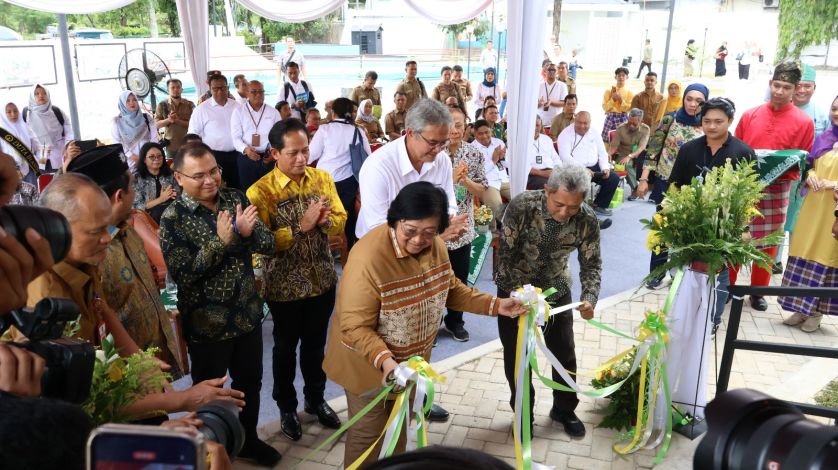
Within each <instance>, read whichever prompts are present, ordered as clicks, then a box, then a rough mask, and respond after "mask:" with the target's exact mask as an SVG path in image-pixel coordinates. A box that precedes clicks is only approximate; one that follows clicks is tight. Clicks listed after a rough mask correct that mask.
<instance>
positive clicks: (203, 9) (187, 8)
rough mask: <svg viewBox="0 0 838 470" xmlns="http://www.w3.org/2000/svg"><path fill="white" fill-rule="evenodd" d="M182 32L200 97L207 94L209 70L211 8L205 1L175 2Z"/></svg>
mask: <svg viewBox="0 0 838 470" xmlns="http://www.w3.org/2000/svg"><path fill="white" fill-rule="evenodd" d="M175 3H176V4H177V11H178V18H179V20H180V31H181V36H182V37H183V45H184V48H185V49H186V58H187V60H188V61H189V69H190V70H191V71H192V81H194V82H195V90H196V91H197V93H198V96H201V95H203V94H204V93H206V92H207V90H208V88H207V83H206V82H207V70H208V69H209V6H208V4H207V2H205V1H197V2H196V1H195V0H175Z"/></svg>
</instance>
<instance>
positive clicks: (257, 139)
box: [250, 134, 262, 147]
mask: <svg viewBox="0 0 838 470" xmlns="http://www.w3.org/2000/svg"><path fill="white" fill-rule="evenodd" d="M261 145H262V136H261V135H259V134H252V135H251V136H250V146H251V147H260V146H261Z"/></svg>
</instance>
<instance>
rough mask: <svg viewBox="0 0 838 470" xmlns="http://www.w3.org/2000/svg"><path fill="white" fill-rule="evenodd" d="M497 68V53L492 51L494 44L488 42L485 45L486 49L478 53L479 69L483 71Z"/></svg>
mask: <svg viewBox="0 0 838 470" xmlns="http://www.w3.org/2000/svg"><path fill="white" fill-rule="evenodd" d="M497 66H498V51H496V50H495V49H494V43H493V42H492V41H489V42H487V43H486V49H483V52H481V53H480V67H482V68H483V70H484V71H485V70H486V69H488V68H489V67H492V68H495V67H497Z"/></svg>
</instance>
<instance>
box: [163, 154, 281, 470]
mask: <svg viewBox="0 0 838 470" xmlns="http://www.w3.org/2000/svg"><path fill="white" fill-rule="evenodd" d="M173 170H174V171H175V178H176V179H177V182H178V184H180V186H181V187H182V188H183V191H182V192H181V194H180V196H178V198H177V199H176V200H175V202H173V203H172V204H171V205H170V206H169V208H168V209H166V212H164V213H163V217H162V218H161V219H160V246H161V248H162V250H163V255H164V257H165V259H166V264H167V266H168V268H169V273H170V274H171V276H172V278H173V279H174V280H175V282H176V283H177V285H178V309H179V310H180V312H181V313H182V315H183V332H184V336H185V337H186V342H187V345H188V348H189V355H190V357H191V359H192V380H193V381H194V382H198V381H201V380H205V379H211V378H214V377H219V376H223V375H224V374H225V373H226V372H227V371H228V370H229V371H230V377H231V378H232V379H233V383H232V387H233V388H235V389H236V390H241V391H242V392H244V396H245V399H246V400H247V401H246V404H245V406H244V409H243V410H242V412H241V414H240V415H239V420H240V421H241V423H242V426H244V429H245V444H244V447H243V448H242V450H241V452H240V453H239V456H240V457H244V458H249V459H253V460H255V461H256V462H258V463H259V464H260V465H264V466H269V467H272V466H273V465H274V464H275V463H276V462H278V461H279V459H280V458H281V456H280V454H279V452H277V451H276V450H275V449H274V448H273V447H271V446H270V445H268V444H266V443H264V442H263V441H261V440H260V439H259V437H258V436H257V434H256V423H257V421H258V419H259V391H260V389H261V388H262V318H263V316H262V305H263V304H262V300H261V299H260V298H259V294H258V292H257V291H256V278H255V276H254V274H253V257H252V254H253V253H261V254H264V255H273V254H274V250H275V248H274V236H273V234H272V233H271V232H270V231H269V230H268V229H267V227H265V225H264V224H263V223H262V221H261V220H259V215H258V212H257V208H256V206H252V205H250V203H249V201H248V200H247V198H246V197H245V196H244V194H242V193H241V192H240V191H238V190H235V189H232V188H222V187H221V169H220V168H219V166H218V163H217V162H216V160H215V157H214V156H213V153H212V150H210V148H209V147H207V146H206V145H204V144H201V143H190V144H186V145H184V146H183V147H181V149H180V150H179V151H178V154H177V156H176V157H175V161H174V165H173Z"/></svg>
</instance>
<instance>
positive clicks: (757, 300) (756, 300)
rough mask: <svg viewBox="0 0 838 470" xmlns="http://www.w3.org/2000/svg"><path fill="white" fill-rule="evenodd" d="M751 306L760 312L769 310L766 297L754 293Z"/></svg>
mask: <svg viewBox="0 0 838 470" xmlns="http://www.w3.org/2000/svg"><path fill="white" fill-rule="evenodd" d="M751 308H753V309H754V310H759V311H760V312H764V311H766V310H768V302H766V301H765V299H764V298H762V297H759V296H756V295H752V296H751Z"/></svg>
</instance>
